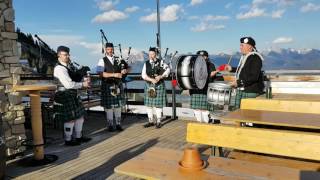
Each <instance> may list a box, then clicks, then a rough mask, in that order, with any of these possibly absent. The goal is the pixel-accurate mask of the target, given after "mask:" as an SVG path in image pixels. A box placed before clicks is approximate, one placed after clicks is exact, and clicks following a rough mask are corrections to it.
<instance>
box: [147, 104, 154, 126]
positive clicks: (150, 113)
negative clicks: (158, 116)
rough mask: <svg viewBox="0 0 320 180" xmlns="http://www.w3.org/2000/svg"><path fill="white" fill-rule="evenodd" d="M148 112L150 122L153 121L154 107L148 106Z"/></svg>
mask: <svg viewBox="0 0 320 180" xmlns="http://www.w3.org/2000/svg"><path fill="white" fill-rule="evenodd" d="M147 114H148V120H149V123H153V108H152V107H147Z"/></svg>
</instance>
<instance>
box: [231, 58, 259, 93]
mask: <svg viewBox="0 0 320 180" xmlns="http://www.w3.org/2000/svg"><path fill="white" fill-rule="evenodd" d="M261 69H262V59H261V57H260V56H259V55H258V54H256V53H253V54H251V55H249V56H248V57H247V60H246V62H245V64H244V66H243V68H242V70H241V72H240V75H239V79H238V80H237V86H238V87H240V88H241V87H243V88H244V92H247V93H262V92H263V88H264V83H263V73H262V71H261ZM233 71H234V72H235V71H236V68H233Z"/></svg>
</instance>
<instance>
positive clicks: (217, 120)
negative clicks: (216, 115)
mask: <svg viewBox="0 0 320 180" xmlns="http://www.w3.org/2000/svg"><path fill="white" fill-rule="evenodd" d="M220 123H221V122H220V120H219V119H214V120H213V124H220Z"/></svg>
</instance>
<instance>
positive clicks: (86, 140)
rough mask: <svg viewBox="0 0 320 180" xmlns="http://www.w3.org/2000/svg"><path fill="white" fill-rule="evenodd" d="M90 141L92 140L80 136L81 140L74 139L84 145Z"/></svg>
mask: <svg viewBox="0 0 320 180" xmlns="http://www.w3.org/2000/svg"><path fill="white" fill-rule="evenodd" d="M91 139H92V138H89V137H85V136H82V137H81V138H76V141H77V142H79V143H86V142H89V141H90V140H91Z"/></svg>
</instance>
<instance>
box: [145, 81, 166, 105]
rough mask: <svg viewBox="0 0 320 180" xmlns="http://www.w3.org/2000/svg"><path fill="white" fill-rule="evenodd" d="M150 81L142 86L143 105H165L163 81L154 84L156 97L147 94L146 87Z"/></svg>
mask: <svg viewBox="0 0 320 180" xmlns="http://www.w3.org/2000/svg"><path fill="white" fill-rule="evenodd" d="M149 86H150V83H146V84H145V86H144V105H145V106H148V107H157V108H162V107H165V106H166V105H167V92H166V87H165V84H164V83H160V84H159V85H157V86H156V88H155V89H156V92H157V97H155V98H152V97H149V96H148V88H149Z"/></svg>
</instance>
